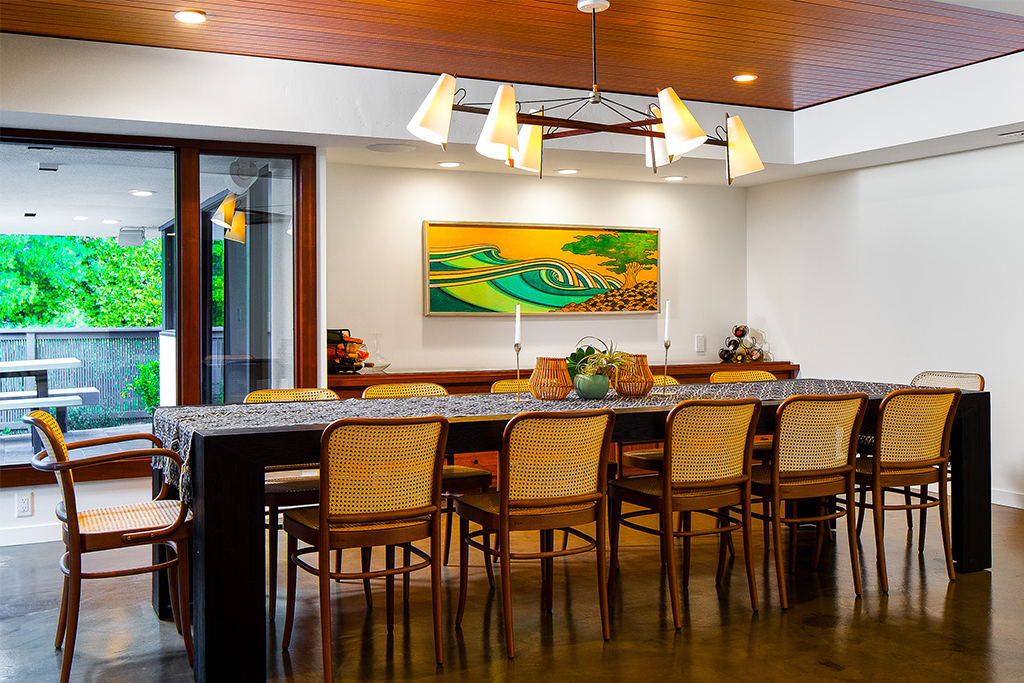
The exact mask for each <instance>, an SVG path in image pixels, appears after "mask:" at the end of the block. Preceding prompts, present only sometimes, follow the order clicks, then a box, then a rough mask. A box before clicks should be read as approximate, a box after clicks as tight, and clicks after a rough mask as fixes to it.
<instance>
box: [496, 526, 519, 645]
mask: <svg viewBox="0 0 1024 683" xmlns="http://www.w3.org/2000/svg"><path fill="white" fill-rule="evenodd" d="M498 543H500V544H501V549H500V552H501V556H500V557H501V610H502V614H503V615H504V617H505V654H507V655H508V658H509V659H512V658H514V657H515V656H516V646H515V642H514V640H513V636H512V575H511V570H512V559H511V557H510V553H511V552H512V549H511V543H510V542H509V534H508V527H505V528H504V529H503V530H502V531H501V532H499V534H498Z"/></svg>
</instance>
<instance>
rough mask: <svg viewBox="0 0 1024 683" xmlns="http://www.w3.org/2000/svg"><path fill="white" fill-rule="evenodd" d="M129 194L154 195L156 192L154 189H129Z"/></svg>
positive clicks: (136, 195)
mask: <svg viewBox="0 0 1024 683" xmlns="http://www.w3.org/2000/svg"><path fill="white" fill-rule="evenodd" d="M128 194H130V195H132V196H135V197H152V196H153V195H155V194H156V192H153V191H152V190H128Z"/></svg>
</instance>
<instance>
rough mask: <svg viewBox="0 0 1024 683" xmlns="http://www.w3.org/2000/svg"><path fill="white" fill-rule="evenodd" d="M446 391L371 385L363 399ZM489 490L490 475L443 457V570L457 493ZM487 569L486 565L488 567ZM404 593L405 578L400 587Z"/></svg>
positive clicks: (426, 384) (435, 386)
mask: <svg viewBox="0 0 1024 683" xmlns="http://www.w3.org/2000/svg"><path fill="white" fill-rule="evenodd" d="M447 395H448V391H447V390H446V389H445V388H444V387H443V386H441V385H440V384H433V383H430V382H422V383H419V384H375V385H373V386H369V387H366V389H365V390H364V391H363V398H412V397H415V396H447ZM489 488H491V473H490V471H489V470H484V469H480V468H478V467H468V466H466V465H456V464H454V458H453V456H451V455H449V454H446V455H445V466H444V470H443V471H442V473H441V496H442V498H444V507H443V508H442V509H441V512H442V514H444V516H445V527H444V566H446V567H447V566H448V558H449V556H450V554H451V547H452V517H454V516H455V505H454V503H453V502H452V501H453V500H454V499H455V498H456V497H458V495H459V494H460V493H464V492H466V491H486V490H487V489H489ZM488 568H490V565H488ZM402 588H403V590H405V591H407V590H408V576H407V577H406V581H405V582H403V584H402Z"/></svg>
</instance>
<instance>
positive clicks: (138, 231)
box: [117, 228, 146, 247]
mask: <svg viewBox="0 0 1024 683" xmlns="http://www.w3.org/2000/svg"><path fill="white" fill-rule="evenodd" d="M117 243H118V244H119V245H121V246H122V247H141V246H142V245H143V244H145V243H146V229H145V228H121V230H120V232H118V233H117Z"/></svg>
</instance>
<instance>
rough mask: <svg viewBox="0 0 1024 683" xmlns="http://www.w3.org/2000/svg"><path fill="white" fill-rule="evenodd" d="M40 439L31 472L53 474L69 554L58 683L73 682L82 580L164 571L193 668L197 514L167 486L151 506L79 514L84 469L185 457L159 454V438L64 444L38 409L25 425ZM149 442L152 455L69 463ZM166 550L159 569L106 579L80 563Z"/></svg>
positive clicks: (63, 565)
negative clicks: (86, 558) (78, 481)
mask: <svg viewBox="0 0 1024 683" xmlns="http://www.w3.org/2000/svg"><path fill="white" fill-rule="evenodd" d="M22 421H23V422H25V423H26V424H28V425H30V426H31V428H32V429H33V430H34V431H35V433H36V434H37V435H38V436H39V438H40V440H41V441H42V444H43V450H42V451H40V452H39V453H37V454H36V455H35V457H34V458H33V459H32V466H33V467H35V468H36V469H37V470H41V471H44V472H53V473H54V474H55V475H56V477H57V483H58V484H59V485H60V494H61V502H60V504H59V505H58V506H57V518H58V519H59V520H60V522H61V526H62V532H63V537H64V547H65V550H66V552H65V553H64V555H63V557H61V559H60V570H61V572H63V574H64V588H63V593H62V595H61V601H60V616H59V618H58V621H57V637H56V639H55V640H54V647H56V648H60V647H61V646H62V645H63V647H64V657H63V661H62V663H61V670H60V682H61V683H67V681H68V679H69V678H70V676H71V658H72V656H73V655H74V651H75V637H76V636H77V634H78V612H79V606H80V603H81V595H82V580H83V579H106V578H112V577H118V576H134V575H136V574H143V573H146V572H158V571H162V570H164V569H168V570H170V569H176V571H172V572H169V577H168V584H169V586H170V592H171V609H172V611H173V613H174V626H175V628H176V629H177V630H178V633H180V634H181V635H182V637H183V639H184V641H185V652H186V654H187V655H188V661H189V664H192V617H191V613H190V607H189V600H190V592H189V566H188V563H189V552H190V551H189V539H190V538H191V536H192V514H191V513H190V512H189V509H188V506H187V505H186V504H185V503H183V502H182V501H180V500H169V499H167V495H168V492H169V486H168V485H167V484H166V483H164V486H163V488H162V489H161V491H160V493H159V494H158V495H157V497H156V498H155V499H153V500H149V501H145V502H142V503H131V504H128V505H118V506H113V507H103V508H93V509H90V510H79V509H78V502H77V500H76V498H75V482H74V474H73V471H74V470H76V469H81V468H84V467H93V466H100V465H103V464H105V463H110V462H120V461H124V460H137V459H140V458H142V459H145V460H150V459H152V458H153V457H165V458H170V459H171V460H174V461H175V462H176V463H178V465H179V466H180V465H181V464H182V461H181V457H180V456H179V455H178V454H177V453H175V452H174V451H170V450H167V449H165V448H161V445H162V444H161V443H160V439H158V438H157V437H155V436H153V435H152V434H122V435H118V436H109V437H104V438H100V439H89V440H85V441H76V442H74V443H71V444H66V443H65V442H64V434H63V433H62V432H61V429H60V426H58V424H57V421H56V420H55V419H54V418H53V416H52V415H50V414H49V413H47V412H45V411H41V410H37V411H33V412H31V413H29V414H28V415H26V416H25V417H23V418H22ZM134 440H146V441H149V442H151V444H152V446H155V447H150V448H143V449H138V450H130V451H120V452H116V453H110V454H106V455H94V456H90V457H86V458H80V459H76V460H70V459H69V458H68V451H70V450H74V449H78V448H89V447H93V446H103V445H107V444H113V443H121V442H125V441H134ZM145 545H163V546H165V547H166V548H167V555H168V559H167V560H166V561H165V562H161V563H159V564H153V565H146V566H142V567H132V568H129V569H117V570H111V571H103V572H85V571H82V556H83V555H85V554H86V553H91V552H98V551H100V550H113V549H117V548H130V547H134V546H145Z"/></svg>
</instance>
